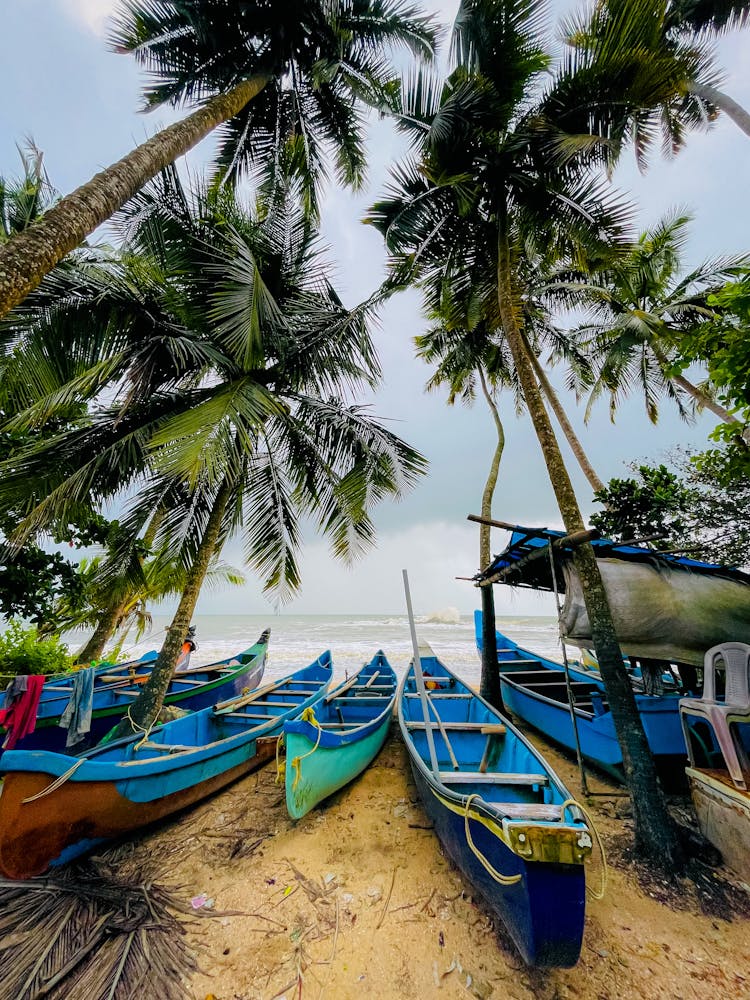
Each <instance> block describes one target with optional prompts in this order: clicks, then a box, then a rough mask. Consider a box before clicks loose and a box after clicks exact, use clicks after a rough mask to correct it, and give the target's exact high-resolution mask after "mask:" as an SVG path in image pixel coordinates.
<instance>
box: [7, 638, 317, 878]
mask: <svg viewBox="0 0 750 1000" xmlns="http://www.w3.org/2000/svg"><path fill="white" fill-rule="evenodd" d="M330 680H331V658H330V653H328V652H326V653H324V654H322V656H321V657H319V658H318V660H317V661H316V662H315V663H313V664H311V665H310V666H309V667H305V668H303V669H302V670H299V671H297V672H296V673H294V674H290V675H287V676H286V677H284V678H281V679H280V680H278V681H274V682H272V683H270V684H268V685H266V687H264V688H261V689H259V690H258V691H257V692H255V693H249V694H246V695H244V696H242V697H240V698H235V699H233V700H229V701H222V702H219V703H218V704H217V705H216V706H213V707H211V708H206V709H203V710H202V711H199V712H191V713H187V714H186V715H184V716H182V717H180V718H179V719H176V720H175V721H173V722H168V723H165V724H164V725H161V726H157V727H155V728H154V729H152V730H151V731H150V733H148V734H146V736H141V735H140V734H139V735H135V736H132V737H128V738H125V739H122V740H117V741H113V742H111V743H108V744H105V745H104V746H102V747H97V748H96V749H94V750H91V751H88V752H87V753H85V754H83V755H81V756H79V757H78V758H76V759H74V758H71V757H69V756H65V755H64V754H59V753H50V752H49V751H44V750H36V751H27V750H8V751H7V752H6V753H5V754H4V755H3V757H2V760H0V770H1V771H2V772H3V774H4V782H3V788H2V792H1V793H0V871H2V872H3V874H5V875H6V876H8V877H9V878H15V879H21V878H30V877H33V876H34V875H39V874H41V873H42V872H43V871H45V870H46V868H48V867H50V866H55V865H59V864H64V863H65V862H67V861H70V860H71V859H72V858H74V857H77V856H79V855H81V854H84V853H86V852H87V851H90V850H91V849H92V848H94V847H96V846H97V845H98V844H100V843H102V842H105V841H108V840H111V839H115V838H119V837H121V836H123V835H125V834H128V833H130V832H132V831H133V830H135V829H138V828H140V827H142V826H144V825H147V824H149V823H152V822H155V821H156V820H159V819H163V818H164V817H166V816H169V815H171V814H172V813H174V812H176V811H178V810H180V809H183V808H185V807H187V806H189V805H192V804H193V803H194V802H198V801H199V800H200V799H202V798H205V797H206V796H207V795H210V794H211V793H212V792H214V791H216V790H217V789H219V788H222V787H223V786H224V785H227V784H229V783H230V782H232V781H234V780H235V779H236V778H238V777H241V776H242V775H244V774H246V773H248V772H249V771H252V770H254V769H255V768H256V767H259V766H260V765H261V764H263V763H265V762H266V761H267V760H268V759H269V758H270V757H271V756H272V755H273V754H274V753H275V748H276V743H277V741H278V737H279V735H280V734H281V732H282V731H283V727H284V723H285V722H286V721H288V720H289V719H292V718H295V717H296V716H297V715H298V714H300V713H301V712H303V711H304V710H305V709H307V708H311V707H313V706H314V705H315V704H316V703H317V701H318V700H319V699H320V698H322V697H323V696H324V695H325V693H326V691H327V689H328V686H329V684H330ZM40 793H41V794H40Z"/></svg>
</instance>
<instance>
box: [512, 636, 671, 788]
mask: <svg viewBox="0 0 750 1000" xmlns="http://www.w3.org/2000/svg"><path fill="white" fill-rule="evenodd" d="M497 647H498V648H497V662H498V668H499V670H500V689H501V691H502V696H503V703H504V705H505V708H506V709H507V710H508V711H509V712H511V713H512V714H513V715H515V716H517V717H518V718H519V719H523V720H524V722H528V724H529V725H530V726H533V727H534V728H535V729H538V730H539V732H540V733H543V734H544V735H545V736H547V737H549V738H550V739H551V740H554V741H555V743H559V744H560V745H561V746H563V747H566V748H567V749H568V750H573V751H575V746H576V743H575V732H574V729H573V720H572V718H571V714H570V705H569V702H568V689H567V685H566V683H565V671H564V668H563V665H562V664H561V663H556V662H555V661H554V660H548V659H547V658H546V657H544V656H538V655H537V654H536V653H532V652H530V651H529V650H528V649H523V647H521V646H519V645H518V644H517V643H515V642H514V641H513V640H512V639H511V638H509V637H508V636H506V635H503V634H502V633H501V632H498V633H497ZM570 681H571V684H570V686H571V691H572V694H573V703H574V709H575V714H576V719H577V725H578V737H579V739H580V742H581V753H582V754H583V756H584V757H585V758H586V760H588V761H591V763H593V764H596V765H597V766H598V767H600V768H602V769H603V770H605V771H607V772H608V773H609V774H611V775H612V776H613V777H614V778H616V779H617V780H618V781H622V780H623V771H622V751H621V749H620V744H619V742H618V740H617V734H616V733H615V724H614V720H613V719H612V713H611V711H610V709H609V704H608V702H607V695H606V692H605V689H604V682H603V681H602V679H601V676H600V675H599V673H598V671H593V670H581V669H576V668H573V667H571V669H570ZM680 697H681V695H680V693H679V692H678V691H676V690H672V691H667V692H665V693H664V694H661V695H650V694H642V693H639V692H638V691H636V692H635V701H636V705H637V707H638V713H639V715H640V717H641V721H642V723H643V728H644V730H645V733H646V739H647V740H648V745H649V747H650V749H651V752H652V753H653V755H654V757H655V759H656V763H657V766H658V767H659V770H660V772H661V773H662V774H663V775H664V776H665V777H666V776H673V775H681V774H682V769H683V768H684V766H685V757H686V754H687V751H686V748H685V739H684V737H683V734H682V727H681V725H680V712H679V704H680Z"/></svg>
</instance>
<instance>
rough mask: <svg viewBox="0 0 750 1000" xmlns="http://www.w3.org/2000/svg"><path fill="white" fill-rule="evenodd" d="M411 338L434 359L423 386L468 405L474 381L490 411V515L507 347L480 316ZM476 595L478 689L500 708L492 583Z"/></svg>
mask: <svg viewBox="0 0 750 1000" xmlns="http://www.w3.org/2000/svg"><path fill="white" fill-rule="evenodd" d="M444 304H445V303H444ZM414 342H415V344H416V347H417V355H418V356H419V357H421V358H422V359H423V360H424V361H426V362H427V363H428V364H432V365H435V370H434V372H433V374H432V375H431V376H430V378H429V380H428V382H427V386H426V388H427V390H428V391H431V390H434V389H438V388H441V387H443V386H447V387H448V404H449V405H450V406H453V405H454V404H455V402H456V400H457V399H460V400H461V401H462V402H464V403H466V404H467V405H472V404H473V403H474V401H475V400H476V396H477V387H479V390H480V391H481V393H482V395H483V397H484V400H485V402H486V404H487V407H488V409H489V411H490V414H491V416H492V422H493V424H494V427H495V434H496V438H497V441H496V444H495V450H494V452H493V455H492V459H491V461H490V468H489V472H488V474H487V480H486V482H485V485H484V490H483V491H482V504H481V514H482V517H483V518H484V519H485V520H488V519H490V518H491V517H492V499H493V497H494V495H495V488H496V486H497V481H498V477H499V474H500V462H501V460H502V457H503V450H504V449H505V429H504V427H503V423H502V420H501V419H500V412H499V410H498V406H497V402H496V399H495V396H496V393H497V391H498V390H499V389H500V388H502V387H503V386H509V385H511V384H512V362H511V361H510V358H509V356H508V351H507V348H506V347H505V345H504V344H502V343H501V344H499V345H498V344H496V343H495V342H494V338H493V336H492V331H490V330H488V329H487V326H486V324H484V323H482V322H480V323H477V325H476V326H475V327H474V328H473V329H472V330H467V329H461V328H458V329H455V328H448V326H447V325H445V324H442V323H441V324H437V325H435V326H433V327H432V328H431V329H430V330H428V331H427V332H426V333H424V334H420V335H419V336H417V337H415V338H414ZM490 530H491V529H490V526H489V524H481V525H480V527H479V568H480V569H484V568H485V567H487V566H489V564H490V562H491V561H492V551H491V548H490ZM481 598H482V627H483V639H484V642H483V648H482V676H481V682H480V693H481V695H482V697H483V698H486V699H487V701H489V702H490V704H492V705H495V706H497V707H498V708H501V707H502V703H503V699H502V693H501V691H500V675H499V672H498V668H497V654H496V651H495V649H496V642H495V600H494V593H493V590H492V587H483V588H482V591H481Z"/></svg>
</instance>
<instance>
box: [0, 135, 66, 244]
mask: <svg viewBox="0 0 750 1000" xmlns="http://www.w3.org/2000/svg"><path fill="white" fill-rule="evenodd" d="M18 154H19V156H20V157H21V165H22V168H23V176H22V177H13V178H6V177H0V245H2V244H4V243H7V241H8V240H9V239H10V238H11V237H12V236H15V235H16V234H18V233H22V232H23V231H24V230H25V229H28V228H29V226H30V225H31V224H32V223H33V222H36V220H37V219H38V218H39V217H40V216H41V215H42V214H43V213H44V212H45V211H47V210H48V209H49V208H50V207H51V206H52V205H53V204H54V202H55V200H56V198H57V192H56V191H55V189H54V187H53V186H52V184H51V183H50V180H49V177H48V176H47V173H46V171H45V169H44V155H43V153H42V152H41V150H39V149H37V148H36V146H35V145H34V143H33V141H32V140H29V141H28V142H27V144H26V146H23V147H21V146H19V147H18Z"/></svg>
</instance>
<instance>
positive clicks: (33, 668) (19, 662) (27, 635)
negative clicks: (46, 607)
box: [0, 620, 73, 677]
mask: <svg viewBox="0 0 750 1000" xmlns="http://www.w3.org/2000/svg"><path fill="white" fill-rule="evenodd" d="M72 663H73V659H72V657H71V656H70V655H69V653H68V647H67V646H66V645H65V644H64V643H62V642H61V641H60V640H59V639H56V638H51V639H41V640H40V639H39V633H38V631H37V628H36V626H33V625H32V626H30V627H29V628H24V626H23V625H22V624H21V623H20V622H18V621H14V620H11V621H9V622H8V626H7V628H6V629H5V631H4V632H0V674H5V675H15V674H44V675H45V677H49V676H51V675H52V674H59V673H62V672H63V671H64V670H67V669H68V668H69V667H70V666H72Z"/></svg>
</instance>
